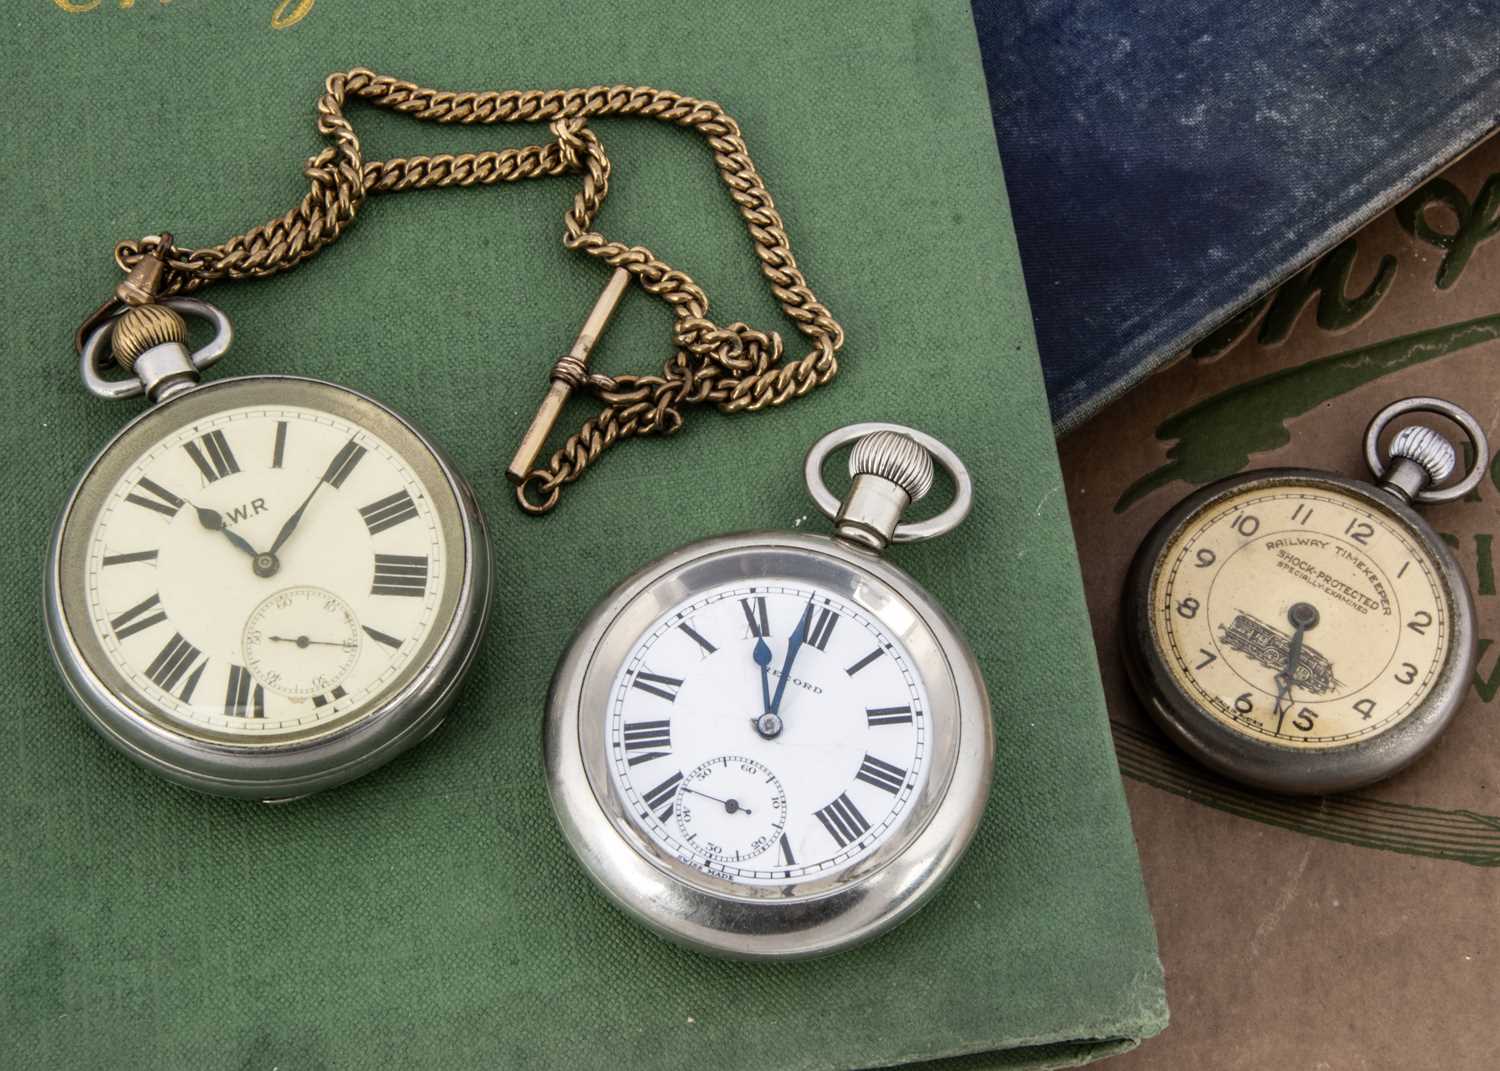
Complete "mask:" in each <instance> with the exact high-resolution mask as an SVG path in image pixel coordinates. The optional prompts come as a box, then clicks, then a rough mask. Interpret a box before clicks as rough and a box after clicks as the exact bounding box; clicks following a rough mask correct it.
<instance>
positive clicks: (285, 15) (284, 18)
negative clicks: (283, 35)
mask: <svg viewBox="0 0 1500 1071" xmlns="http://www.w3.org/2000/svg"><path fill="white" fill-rule="evenodd" d="M317 2H318V0H281V3H279V4H277V5H276V10H275V11H273V12H272V13H271V27H272V29H276V30H285V29H286V28H287V27H289V26H295V25H297V23H299V22H301V21H302V20H303V19H305V18H307V13H308V12H309V11H311V10H312V9H313V4H315V3H317Z"/></svg>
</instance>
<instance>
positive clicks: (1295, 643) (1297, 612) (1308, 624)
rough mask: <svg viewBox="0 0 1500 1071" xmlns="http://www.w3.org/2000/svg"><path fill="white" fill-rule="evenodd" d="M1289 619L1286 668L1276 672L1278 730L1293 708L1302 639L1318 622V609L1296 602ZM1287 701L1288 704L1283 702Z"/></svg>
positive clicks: (1288, 616)
mask: <svg viewBox="0 0 1500 1071" xmlns="http://www.w3.org/2000/svg"><path fill="white" fill-rule="evenodd" d="M1286 616H1287V620H1288V621H1290V622H1291V623H1292V627H1293V632H1292V642H1291V644H1290V646H1288V648H1287V652H1286V668H1285V669H1283V670H1282V671H1281V672H1280V673H1278V674H1276V732H1277V733H1280V732H1281V723H1282V722H1283V721H1285V720H1286V712H1287V711H1288V710H1290V709H1292V703H1291V699H1292V682H1293V681H1295V680H1296V679H1297V666H1298V665H1299V664H1301V662H1302V639H1303V636H1304V635H1306V633H1307V630H1308V629H1310V628H1312V627H1313V626H1314V625H1316V624H1317V623H1318V611H1317V609H1316V608H1315V607H1313V606H1311V605H1309V604H1308V603H1305V602H1299V603H1294V604H1293V605H1292V608H1291V609H1290V610H1288V611H1287V614H1286ZM1283 701H1285V703H1286V705H1285V706H1283V705H1282V703H1283Z"/></svg>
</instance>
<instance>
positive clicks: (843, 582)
mask: <svg viewBox="0 0 1500 1071" xmlns="http://www.w3.org/2000/svg"><path fill="white" fill-rule="evenodd" d="M850 443H853V444H854V446H853V450H852V452H851V454H850V462H849V463H850V474H851V476H852V477H853V481H852V483H851V485H850V488H849V491H848V493H847V494H846V495H845V496H844V498H843V500H842V501H840V500H839V499H838V498H836V497H835V496H834V495H833V494H832V493H831V492H830V491H829V490H828V488H827V487H826V485H825V484H824V482H823V476H822V468H823V463H824V461H825V460H826V459H827V458H828V456H829V454H830V453H831V452H832V451H834V450H836V449H838V448H840V447H842V446H846V445H848V444H850ZM934 456H936V457H937V458H938V459H939V460H940V461H941V463H942V464H943V465H944V466H945V467H946V468H947V469H948V471H949V472H950V473H951V475H952V477H953V482H954V485H955V488H956V494H955V497H954V501H953V503H952V504H951V505H950V506H949V507H948V508H947V509H946V510H945V511H943V512H942V513H940V514H938V515H937V516H934V517H932V518H931V519H929V520H925V521H920V522H914V523H901V515H902V513H903V511H904V510H905V509H906V508H907V507H908V506H909V505H910V504H911V503H913V502H915V501H917V500H918V499H920V498H922V497H923V496H924V495H925V494H926V493H927V492H928V490H929V489H930V488H931V485H932V482H933V474H934V467H933V457H934ZM806 478H807V481H808V485H809V487H810V488H811V490H812V494H813V497H814V500H815V501H816V502H817V504H818V506H819V508H820V509H821V510H822V511H823V512H824V513H825V514H826V515H827V516H828V517H830V518H831V519H832V520H833V521H834V524H835V533H834V535H833V536H831V537H828V536H822V535H816V534H803V533H792V532H754V533H748V534H742V535H731V536H723V537H719V538H716V539H709V540H705V541H702V542H698V543H693V544H691V545H689V546H686V547H683V548H681V549H679V550H677V551H676V552H674V553H672V554H669V555H667V556H666V557H664V558H661V559H659V560H658V561H655V562H653V563H652V564H650V565H648V566H647V567H646V568H644V569H643V570H641V571H640V572H638V573H636V574H635V575H634V576H632V577H631V578H629V579H628V580H626V581H625V582H624V583H623V584H621V585H620V586H619V587H618V588H616V589H615V591H613V592H612V593H611V594H610V595H609V596H607V597H606V598H605V599H604V601H603V602H602V603H600V604H599V605H598V606H597V607H595V609H594V610H593V612H592V613H591V614H590V615H589V616H588V617H587V619H586V620H585V621H584V623H583V625H582V627H581V628H580V629H579V631H578V633H577V635H576V636H575V637H574V639H573V641H572V644H571V645H570V647H569V648H568V650H567V652H566V653H565V654H564V655H563V657H562V660H561V662H560V663H559V666H558V669H557V673H556V676H555V677H554V678H553V682H552V688H551V692H550V695H549V698H548V704H547V721H546V733H545V742H546V762H547V778H548V786H549V788H550V791H551V795H552V803H553V807H554V808H555V810H556V812H557V816H558V821H559V823H560V825H561V827H562V830H563V833H564V835H565V837H566V838H567V840H568V842H569V844H570V845H571V847H572V848H573V850H574V851H575V852H576V853H577V855H578V857H579V859H580V860H582V862H583V864H584V867H585V868H586V869H587V871H588V873H589V874H590V876H591V877H593V879H594V880H595V881H596V882H597V883H598V884H599V886H600V887H601V888H602V889H603V890H604V891H605V892H606V893H607V894H608V895H609V896H610V898H611V899H613V900H614V902H615V903H616V904H617V905H619V906H620V907H622V908H623V909H624V910H625V911H626V912H627V913H629V914H630V915H632V916H634V917H635V918H636V919H638V920H639V921H641V922H643V923H644V924H646V925H647V926H649V927H651V928H652V929H654V930H656V931H657V932H659V933H661V934H663V935H665V936H667V937H669V938H672V939H674V940H676V941H678V942H681V943H683V944H686V945H688V946H690V947H693V948H696V949H698V950H701V951H706V952H711V953H717V954H723V955H730V956H739V957H746V958H773V957H795V956H809V955H816V954H820V953H826V952H831V951H834V950H836V949H839V948H844V947H846V946H848V945H851V944H854V943H856V942H859V941H862V940H866V939H868V938H870V937H873V936H875V935H876V934H878V933H880V932H882V931H884V930H885V929H887V928H889V927H890V926H892V925H894V924H896V923H897V922H899V921H901V920H902V919H904V918H906V917H907V916H908V915H910V914H911V913H912V912H913V911H914V910H916V909H917V907H918V906H920V905H921V904H922V903H923V902H924V901H925V900H926V899H927V898H928V897H929V896H930V895H931V894H932V893H933V892H934V891H935V890H936V889H937V887H938V885H939V884H940V883H941V882H942V880H943V878H944V877H946V876H947V875H948V874H949V873H950V872H951V870H952V869H953V867H954V866H955V865H956V864H957V863H958V861H959V858H960V857H961V855H962V854H963V852H964V849H965V848H966V847H967V845H968V843H969V840H970V838H971V837H972V836H973V833H974V830H975V828H976V826H977V825H978V822H979V819H980V816H981V814H982V813H983V810H984V804H985V800H986V798H987V796H988V793H989V785H990V775H991V770H992V767H993V764H994V729H993V726H992V723H991V720H990V707H989V700H988V698H987V696H986V693H985V688H984V682H983V680H982V678H981V676H980V673H979V669H978V667H977V666H976V664H975V661H974V657H973V654H972V653H971V652H970V650H969V647H968V645H967V644H966V643H965V642H964V640H963V638H962V636H961V635H960V633H959V631H958V628H957V626H956V625H954V623H953V622H952V621H951V620H949V618H948V616H947V615H946V614H945V613H944V612H943V610H942V609H941V608H940V607H939V606H938V605H937V603H936V602H934V601H933V599H932V597H931V596H930V595H928V594H927V593H926V592H925V591H923V590H922V589H921V588H920V587H918V586H917V584H916V583H915V582H914V581H913V580H912V579H911V577H909V576H907V575H906V574H905V573H904V572H902V571H901V570H899V569H897V568H896V567H895V566H893V565H891V564H890V563H889V562H887V561H885V560H884V559H882V558H881V556H880V554H881V551H882V550H884V548H885V547H886V545H887V544H888V543H889V542H892V541H896V542H902V541H911V540H918V539H926V538H931V537H933V536H937V535H942V534H944V533H946V532H948V531H950V530H951V529H952V528H954V527H955V526H957V524H958V523H959V522H960V521H961V520H962V519H963V518H964V516H965V515H966V514H967V513H968V510H969V505H970V503H971V501H972V489H971V483H970V479H969V475H968V472H967V471H966V469H965V468H964V466H963V464H962V463H961V462H960V461H959V459H958V457H957V456H956V455H954V453H953V452H952V451H951V450H950V449H948V448H947V447H946V446H944V445H943V444H942V443H940V442H938V441H937V440H935V439H933V438H931V437H930V436H927V435H924V434H923V433H921V432H918V431H914V430H912V429H910V428H905V427H902V426H900V425H890V424H856V425H853V426H850V427H847V428H843V429H841V430H839V431H835V432H832V433H831V434H829V435H827V436H824V437H823V438H822V439H821V440H819V442H818V443H817V444H815V445H814V446H813V448H812V450H811V451H810V452H809V454H808V457H807V463H806Z"/></svg>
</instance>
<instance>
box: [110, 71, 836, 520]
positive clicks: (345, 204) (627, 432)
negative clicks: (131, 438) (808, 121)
mask: <svg viewBox="0 0 1500 1071" xmlns="http://www.w3.org/2000/svg"><path fill="white" fill-rule="evenodd" d="M351 99H356V100H363V101H365V102H367V103H369V104H373V105H375V106H376V107H380V108H388V109H391V110H393V111H397V112H400V113H402V114H404V115H408V116H411V117H412V118H414V119H419V120H423V121H426V122H435V123H463V124H491V123H543V122H545V123H549V124H550V130H551V132H552V134H553V138H554V140H553V141H550V142H547V143H546V144H542V145H533V146H528V147H525V148H519V149H502V150H500V151H497V152H481V153H464V154H462V155H457V156H453V155H447V154H442V155H436V156H413V157H409V158H399V157H398V158H394V159H390V160H366V159H364V155H363V153H362V151H361V149H360V144H359V138H358V137H357V136H356V135H355V132H354V128H353V126H351V125H350V123H349V121H348V119H347V118H345V115H344V107H345V104H346V103H347V102H348V101H350V100H351ZM603 116H640V117H643V118H649V119H657V120H660V121H661V122H666V123H672V124H673V125H676V126H680V127H686V128H688V129H691V130H694V131H696V132H697V133H698V134H700V135H701V136H702V137H703V138H704V139H705V140H706V141H707V142H708V145H709V147H710V148H711V149H712V150H713V154H714V163H715V164H717V165H718V169H719V176H720V178H721V179H722V180H723V182H724V185H725V186H726V187H728V189H729V196H730V199H731V200H733V201H734V203H735V205H736V207H737V208H738V209H739V213H740V216H741V217H742V218H743V219H744V221H745V225H746V227H747V228H748V229H749V231H750V237H751V240H752V241H753V242H754V243H755V255H756V258H757V260H758V261H759V262H760V270H761V274H762V275H764V276H765V278H766V280H767V281H768V282H769V284H770V287H771V292H772V294H773V295H775V297H776V300H777V301H778V302H779V303H780V305H781V309H782V311H783V312H784V313H785V314H786V316H787V317H788V318H789V319H790V320H791V321H792V323H793V324H795V325H796V328H797V330H798V331H800V332H801V333H802V335H803V336H805V337H806V338H807V339H808V340H809V341H810V342H811V344H812V348H811V349H810V350H809V351H808V352H807V353H806V354H805V355H804V356H802V357H800V358H798V359H797V360H794V361H783V347H782V340H781V336H780V335H778V334H776V333H775V332H769V333H768V332H764V331H758V330H755V329H754V328H752V327H751V326H750V325H748V324H745V323H739V322H736V323H731V324H724V325H722V326H721V325H719V324H717V323H715V322H714V321H713V320H711V319H709V315H708V297H707V295H706V294H704V292H703V290H702V288H701V287H699V286H698V284H697V283H695V282H694V281H693V279H692V277H691V276H689V275H688V274H687V273H686V272H683V271H679V270H678V269H676V268H674V267H672V266H671V265H670V264H668V263H666V262H665V261H663V260H661V259H660V258H658V257H657V256H656V254H654V253H652V252H651V250H649V249H647V248H646V247H644V246H639V245H626V244H624V243H623V242H617V241H611V240H610V239H609V238H606V237H605V236H604V235H603V234H600V233H599V232H598V231H596V230H594V229H593V224H594V219H595V217H596V216H597V215H598V212H599V208H600V206H601V205H602V204H603V202H604V198H605V196H606V195H607V194H608V192H609V172H610V164H609V158H608V157H607V156H606V155H605V153H604V149H603V147H602V146H601V145H600V143H599V139H598V138H597V137H595V135H594V133H593V131H592V130H591V129H590V128H589V127H588V126H587V125H586V123H587V121H588V120H590V119H593V118H597V117H603ZM318 132H319V133H320V134H322V135H323V136H324V137H326V138H328V139H329V140H330V141H331V142H332V144H331V145H330V146H328V147H327V148H325V149H324V150H323V151H322V152H320V153H318V154H317V155H316V156H314V157H312V158H311V159H310V160H308V162H307V165H306V167H305V168H304V170H303V173H304V174H305V175H306V176H307V178H308V180H309V183H310V188H309V189H308V192H307V195H306V196H305V197H303V199H302V201H301V203H300V204H298V205H297V206H296V207H295V208H293V209H292V210H291V211H290V212H288V213H286V215H284V216H281V217H279V218H277V219H273V220H270V221H269V222H267V223H264V224H262V225H261V226H259V227H256V228H254V229H253V230H250V231H247V232H246V233H244V234H241V235H237V236H235V237H233V238H230V239H229V240H228V241H225V242H222V243H220V244H219V245H215V246H208V247H205V248H200V249H189V248H183V247H180V246H177V245H170V246H169V248H168V249H167V250H166V251H165V255H164V260H165V263H166V271H165V274H164V277H163V280H162V285H161V291H160V292H161V293H162V294H163V295H164V296H165V295H170V294H187V293H191V292H192V291H194V290H197V289H199V288H200V287H202V286H205V285H207V284H208V283H212V282H217V281H218V280H221V279H255V278H263V277H265V276H269V275H275V274H276V273H278V272H282V271H287V270H288V269H291V268H295V267H296V266H297V265H298V264H301V263H302V262H303V261H305V260H307V259H308V258H309V257H311V256H313V255H314V254H315V253H317V252H318V251H319V250H320V249H322V248H323V247H324V246H326V245H328V244H329V243H331V242H333V241H334V240H335V239H337V238H338V236H339V235H340V234H341V233H342V232H343V230H344V228H345V227H347V226H348V225H349V224H350V223H351V222H352V221H353V220H354V217H355V215H356V214H357V213H358V212H359V209H360V206H361V205H363V204H364V201H365V198H366V197H367V196H369V195H370V194H372V193H396V192H400V191H403V190H420V189H429V188H442V187H448V186H490V185H495V184H498V183H502V182H519V181H522V180H524V179H531V178H543V177H548V176H556V175H566V174H581V175H582V177H583V185H582V188H581V189H580V190H579V192H578V193H577V194H576V195H575V196H574V198H573V202H572V204H571V205H570V206H569V208H568V210H567V212H566V214H565V216H564V223H565V228H564V236H563V245H564V246H565V247H566V248H568V249H571V250H578V251H581V252H584V253H587V254H588V255H590V256H593V257H597V258H598V259H599V260H602V261H603V262H604V263H606V264H608V265H610V266H611V267H613V268H624V269H625V270H626V271H628V272H629V273H630V274H631V276H632V277H633V278H634V279H635V281H636V282H637V283H639V284H640V286H641V288H642V289H643V290H645V291H646V292H647V293H650V294H654V295H655V296H656V297H658V298H660V299H662V300H663V301H665V302H666V303H667V304H668V305H669V306H670V307H671V309H672V311H673V312H674V313H675V314H676V317H677V319H676V321H675V323H674V325H673V330H672V346H673V352H672V355H671V356H670V357H668V358H667V360H666V361H665V362H664V364H663V365H662V371H661V374H660V375H622V376H605V375H600V374H597V373H594V374H586V375H583V374H581V375H580V376H579V381H580V385H583V386H586V387H587V388H588V389H589V390H591V391H592V392H593V393H594V395H595V396H596V397H597V398H598V399H599V400H600V401H601V402H602V403H603V405H602V408H601V409H600V411H599V412H598V413H597V414H595V415H594V416H592V417H590V418H589V419H588V420H587V421H585V422H584V424H583V426H582V427H581V428H580V429H579V430H578V431H577V432H575V433H574V434H572V435H570V436H569V437H568V439H567V441H566V442H565V443H564V444H563V446H562V448H561V449H559V450H558V451H557V452H556V453H554V454H553V455H552V456H551V458H549V459H548V461H547V462H546V464H544V465H541V466H539V467H537V468H536V469H534V470H533V471H532V472H531V475H530V476H529V477H527V479H526V481H525V482H524V483H522V484H521V485H520V486H519V487H518V488H517V489H516V497H517V500H518V501H519V502H520V504H521V507H522V508H523V509H525V510H526V511H527V512H530V513H545V512H546V511H548V510H550V509H551V508H552V507H553V506H554V505H556V504H557V500H558V497H559V495H560V494H561V492H562V488H563V486H564V485H566V484H568V483H571V482H572V481H574V480H576V479H578V477H579V476H581V475H582V474H583V472H584V471H585V470H586V469H587V468H588V466H589V465H591V464H593V462H594V461H596V460H597V459H598V457H599V455H600V454H602V453H603V452H604V451H605V450H606V449H608V448H609V447H610V446H613V445H614V444H615V443H617V442H619V441H620V440H621V439H625V438H629V437H631V436H636V435H653V434H671V433H672V432H675V431H677V430H678V429H679V428H680V427H681V426H682V422H683V409H684V408H685V407H687V406H691V405H704V404H713V405H715V406H717V407H718V408H719V409H720V410H722V411H724V412H728V413H737V412H741V411H749V412H754V411H756V410H759V409H763V408H766V407H767V406H777V405H782V404H784V403H786V402H788V401H790V400H791V399H793V398H798V397H801V396H802V395H804V394H806V393H807V392H808V391H810V390H812V389H813V388H814V387H816V386H819V385H821V384H824V383H827V382H828V381H829V380H830V379H832V378H833V377H834V375H835V374H836V373H837V372H838V357H837V354H838V351H839V348H840V347H841V346H842V345H843V341H844V331H843V328H842V327H840V326H839V324H838V322H837V321H836V320H834V318H833V317H832V315H830V314H829V312H828V309H827V308H825V307H824V306H823V304H822V302H820V301H819V300H818V298H817V295H816V294H814V293H813V291H812V289H811V288H810V287H809V286H808V285H807V280H806V278H804V277H803V275H802V272H801V270H800V269H799V268H798V267H797V261H796V259H795V258H794V257H793V255H792V249H791V245H790V243H789V241H788V239H787V235H786V229H785V227H784V226H783V224H782V221H781V216H780V215H779V214H778V213H777V211H776V206H775V204H774V202H773V201H772V200H771V194H770V192H769V191H768V190H767V189H766V185H765V182H764V181H763V180H762V179H761V177H760V174H759V172H757V171H756V169H755V164H754V162H753V161H752V160H751V159H750V154H749V151H748V150H747V149H746V147H745V140H744V137H743V136H742V135H741V133H740V128H739V125H738V124H737V123H736V122H735V121H734V119H733V118H731V117H730V116H729V115H727V114H726V113H725V112H724V110H723V109H722V108H721V107H720V106H719V105H717V104H715V103H713V102H712V101H704V100H695V99H694V98H692V97H685V96H683V95H681V94H680V93H673V92H670V91H669V90H663V89H652V88H649V87H647V86H630V85H616V86H594V87H591V88H587V89H562V90H506V91H501V92H485V93H453V92H446V91H441V90H435V89H424V88H422V87H420V86H417V85H413V84H412V83H410V82H403V81H400V80H398V79H395V78H391V77H389V76H386V75H380V74H376V73H375V72H373V71H369V70H366V69H364V68H359V67H356V68H354V69H353V70H350V71H346V72H343V73H339V74H334V75H331V76H330V77H329V78H328V81H327V83H326V86H325V91H324V93H323V96H322V98H321V99H320V100H319V101H318ZM159 241H160V238H159V236H156V235H149V236H147V237H145V238H142V239H141V240H139V241H127V242H121V243H120V244H119V245H118V246H116V247H115V260H116V262H117V263H118V264H119V265H120V267H121V268H122V269H124V270H125V271H127V272H128V271H129V270H130V269H132V268H133V267H135V265H136V264H137V263H139V262H140V260H141V258H142V257H143V256H145V255H146V254H147V253H148V252H153V251H155V249H156V244H157V242H159Z"/></svg>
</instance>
